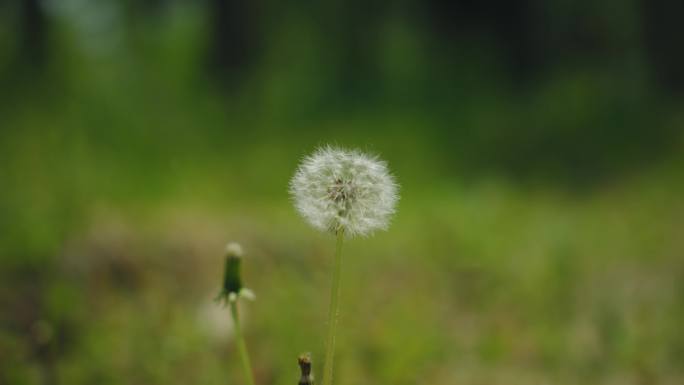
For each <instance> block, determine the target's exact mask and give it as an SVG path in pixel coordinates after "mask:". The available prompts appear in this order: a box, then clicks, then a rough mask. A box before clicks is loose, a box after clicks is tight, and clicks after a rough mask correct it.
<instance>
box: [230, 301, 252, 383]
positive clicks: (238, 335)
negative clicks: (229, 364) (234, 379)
mask: <svg viewBox="0 0 684 385" xmlns="http://www.w3.org/2000/svg"><path fill="white" fill-rule="evenodd" d="M230 314H231V315H232V316H233V324H234V325H235V340H236V342H237V346H238V351H239V353H240V359H241V360H242V369H243V370H244V371H245V377H246V379H247V385H254V377H253V375H252V364H251V363H250V362H249V354H248V353H247V345H246V344H245V339H244V337H243V336H242V330H241V329H240V317H239V315H238V306H237V301H230Z"/></svg>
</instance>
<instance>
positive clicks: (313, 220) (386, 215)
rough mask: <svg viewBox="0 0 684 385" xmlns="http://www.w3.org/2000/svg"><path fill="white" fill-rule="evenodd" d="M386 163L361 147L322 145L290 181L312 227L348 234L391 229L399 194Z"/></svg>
mask: <svg viewBox="0 0 684 385" xmlns="http://www.w3.org/2000/svg"><path fill="white" fill-rule="evenodd" d="M397 189H398V186H397V184H396V183H395V182H394V178H393V177H392V175H390V173H389V171H388V170H387V164H386V163H385V162H384V161H382V160H380V159H378V158H377V157H375V156H369V155H366V154H363V153H361V152H359V151H356V150H345V149H340V148H333V147H323V148H320V149H318V150H317V151H316V152H315V153H314V154H313V155H311V156H308V157H306V158H305V159H304V160H303V161H302V163H301V165H300V166H299V169H298V170H297V172H296V173H295V175H294V177H293V178H292V181H290V193H291V194H292V196H293V198H294V201H295V206H296V208H297V210H298V211H299V213H300V214H301V215H302V216H303V217H304V219H306V220H307V221H308V222H309V223H310V224H311V225H312V226H313V227H315V228H317V229H319V230H322V231H330V232H333V233H337V232H339V231H343V232H344V234H346V235H349V236H355V235H362V236H365V235H369V234H371V233H372V232H373V231H375V230H378V229H386V228H387V226H388V224H389V219H390V217H391V216H392V214H393V213H394V206H395V204H396V202H397V200H398V198H399V197H398V195H397Z"/></svg>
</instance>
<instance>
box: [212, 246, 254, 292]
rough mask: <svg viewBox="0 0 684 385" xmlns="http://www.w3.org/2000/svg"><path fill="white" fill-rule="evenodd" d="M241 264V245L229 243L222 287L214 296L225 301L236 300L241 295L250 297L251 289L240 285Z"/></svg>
mask: <svg viewBox="0 0 684 385" xmlns="http://www.w3.org/2000/svg"><path fill="white" fill-rule="evenodd" d="M241 264H242V247H240V245H239V244H237V243H229V244H228V246H226V264H225V269H224V271H223V287H222V288H221V293H219V295H218V297H217V298H216V299H217V300H218V301H224V302H225V303H228V302H231V301H236V300H237V299H238V297H240V296H243V297H247V298H250V299H251V298H252V297H253V296H254V295H253V294H252V293H251V291H250V290H249V289H247V288H245V287H243V286H242V276H241V275H240V265H241Z"/></svg>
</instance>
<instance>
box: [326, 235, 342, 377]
mask: <svg viewBox="0 0 684 385" xmlns="http://www.w3.org/2000/svg"><path fill="white" fill-rule="evenodd" d="M343 243H344V230H338V232H337V244H336V246H335V266H334V268H333V279H332V288H331V289H330V309H329V312H328V337H327V342H326V346H325V364H324V365H325V366H324V368H323V385H332V382H333V356H334V354H335V333H336V330H337V315H338V313H339V299H340V275H341V270H342V244H343Z"/></svg>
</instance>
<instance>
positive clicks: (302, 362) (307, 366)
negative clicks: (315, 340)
mask: <svg viewBox="0 0 684 385" xmlns="http://www.w3.org/2000/svg"><path fill="white" fill-rule="evenodd" d="M297 361H298V362H299V369H300V370H301V371H302V376H301V377H300V378H299V385H314V376H313V372H312V371H311V353H304V354H302V355H300V356H299V358H298V360H297Z"/></svg>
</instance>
